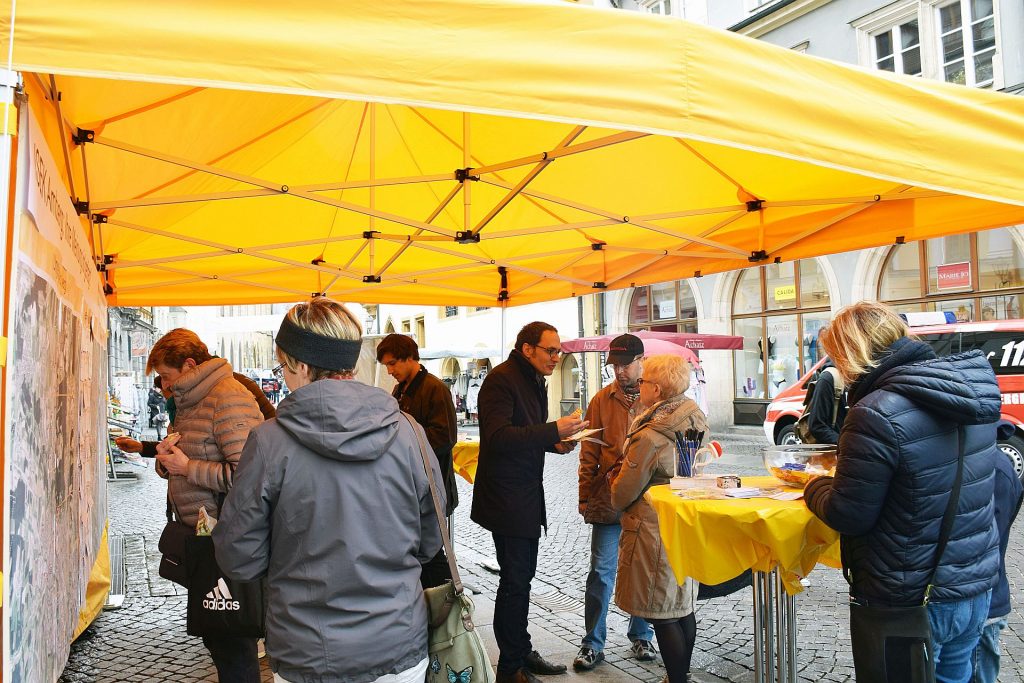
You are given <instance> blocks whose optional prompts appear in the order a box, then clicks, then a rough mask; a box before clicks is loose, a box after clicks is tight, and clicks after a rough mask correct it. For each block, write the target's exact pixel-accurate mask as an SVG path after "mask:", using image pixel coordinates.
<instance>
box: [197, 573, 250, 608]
mask: <svg viewBox="0 0 1024 683" xmlns="http://www.w3.org/2000/svg"><path fill="white" fill-rule="evenodd" d="M203 608H204V609H210V610H214V611H217V612H221V611H223V610H238V609H242V606H241V605H239V604H238V600H235V599H234V598H232V597H231V591H229V590H228V585H227V584H226V583H224V579H223V578H220V579H217V585H216V586H214V587H213V590H212V591H210V592H209V593H207V594H206V599H204V600H203Z"/></svg>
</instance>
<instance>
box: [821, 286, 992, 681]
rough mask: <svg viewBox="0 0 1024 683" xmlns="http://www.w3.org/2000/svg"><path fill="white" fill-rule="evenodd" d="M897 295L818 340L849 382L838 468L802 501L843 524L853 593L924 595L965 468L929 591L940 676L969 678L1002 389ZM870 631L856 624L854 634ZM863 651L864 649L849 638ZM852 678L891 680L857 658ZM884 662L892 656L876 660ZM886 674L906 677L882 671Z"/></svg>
mask: <svg viewBox="0 0 1024 683" xmlns="http://www.w3.org/2000/svg"><path fill="white" fill-rule="evenodd" d="M907 335H908V329H907V326H906V323H904V322H903V320H901V319H900V317H899V316H898V315H897V314H896V313H895V312H894V311H893V310H892V309H890V308H889V307H887V306H884V305H882V304H879V303H873V302H861V303H858V304H854V305H853V306H849V307H847V308H845V309H843V310H842V311H840V312H839V313H838V314H837V315H836V317H835V320H834V321H833V322H832V323H831V324H830V325H829V326H828V327H827V328H826V329H825V330H824V331H822V333H821V336H820V337H819V343H820V345H821V346H822V348H823V349H824V351H825V352H826V353H827V354H828V355H829V357H830V358H832V360H833V362H834V363H835V365H836V368H837V369H838V370H839V372H840V373H841V374H842V376H843V379H844V380H845V381H846V383H847V386H848V387H849V402H850V412H849V414H848V415H847V416H846V421H845V423H844V424H843V429H842V432H841V433H840V435H839V444H838V456H839V458H838V465H837V468H836V473H835V476H834V477H820V478H818V479H814V480H813V481H811V482H810V483H809V484H808V485H807V488H806V489H805V490H804V500H805V501H806V504H807V507H808V508H809V509H810V510H811V511H812V512H813V513H814V514H815V515H817V516H818V517H819V518H821V519H822V521H824V522H825V523H826V524H828V525H829V526H830V527H832V528H833V529H836V530H837V531H839V532H840V533H841V534H842V541H841V548H842V559H843V569H844V572H845V573H846V574H847V578H848V580H849V581H850V596H851V600H852V601H853V602H855V603H858V604H863V605H867V606H868V607H906V606H916V605H921V604H923V603H924V600H925V591H926V588H927V586H926V583H927V581H928V578H929V576H930V574H931V571H932V568H933V567H935V565H936V559H937V558H936V557H935V551H936V544H937V542H938V537H939V530H940V527H941V523H942V517H943V513H944V512H945V509H946V504H947V501H948V499H949V493H950V491H951V490H952V488H953V484H954V481H955V478H956V472H957V462H958V455H959V449H960V434H961V433H962V434H963V449H964V462H963V479H962V484H961V488H960V495H959V500H958V505H957V508H956V515H955V517H954V523H953V528H952V531H951V533H950V535H949V543H948V545H947V546H946V549H945V552H944V553H943V555H942V557H941V558H938V570H937V572H936V574H935V579H934V582H933V585H932V587H931V590H930V594H929V601H928V603H927V605H928V607H927V611H928V620H929V622H930V623H931V631H932V645H933V657H934V660H935V672H936V678H937V680H939V681H942V682H952V681H956V682H960V683H966V682H967V681H968V680H969V679H970V676H971V654H972V653H973V651H974V648H975V646H976V645H977V643H978V639H979V637H980V636H981V630H982V626H983V625H984V623H985V619H986V618H987V616H988V610H989V601H990V596H991V593H992V587H993V586H994V585H995V582H996V576H997V574H998V572H999V538H998V535H997V533H996V526H995V520H994V517H993V514H994V508H993V503H992V495H993V487H994V468H995V462H996V458H999V457H1004V456H1002V455H1001V454H1000V453H999V452H998V450H997V448H996V421H997V420H998V419H999V410H1000V403H1001V402H1000V394H999V386H998V385H997V384H996V379H995V375H994V374H993V372H992V368H991V366H990V365H989V363H988V361H987V360H986V359H985V356H984V355H983V354H982V353H981V352H979V351H972V352H968V353H962V354H957V355H953V356H947V357H944V358H936V356H935V353H934V351H933V350H932V348H931V347H930V346H929V345H927V344H925V343H924V342H921V341H917V340H915V339H912V338H910V337H908V336H907ZM870 635H872V634H859V633H857V631H856V629H854V630H853V633H852V636H853V638H854V641H855V643H856V642H858V639H860V638H868V637H869V636H870ZM855 653H856V648H855ZM854 665H855V667H856V670H857V678H858V680H880V679H881V680H884V678H882V677H884V676H885V675H886V672H884V671H883V672H879V671H878V668H877V667H878V666H879V662H876V661H865V659H864V658H858V657H857V656H855V657H854ZM882 666H884V664H882ZM888 675H889V679H888V680H890V681H896V680H899V681H905V680H911V677H910V675H908V674H907V673H906V672H903V673H901V672H892V671H890V672H888Z"/></svg>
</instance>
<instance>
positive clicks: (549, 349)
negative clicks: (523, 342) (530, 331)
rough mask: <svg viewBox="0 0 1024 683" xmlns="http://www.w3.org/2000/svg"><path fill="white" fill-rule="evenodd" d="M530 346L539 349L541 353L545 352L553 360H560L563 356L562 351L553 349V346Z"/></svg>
mask: <svg viewBox="0 0 1024 683" xmlns="http://www.w3.org/2000/svg"><path fill="white" fill-rule="evenodd" d="M530 346H532V347H533V348H535V349H539V350H541V351H544V352H545V353H547V354H548V355H549V356H551V357H552V358H558V357H559V356H561V355H562V349H559V348H555V347H551V346H537V345H536V344H531V345H530Z"/></svg>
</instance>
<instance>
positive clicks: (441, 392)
mask: <svg viewBox="0 0 1024 683" xmlns="http://www.w3.org/2000/svg"><path fill="white" fill-rule="evenodd" d="M377 362H378V363H380V364H381V365H383V366H384V367H385V368H386V369H387V371H388V374H389V375H391V376H392V377H393V378H394V379H395V381H396V382H397V384H396V385H395V389H394V391H392V392H391V395H392V396H393V397H395V399H397V400H398V406H399V407H400V408H401V409H402V410H404V411H405V412H407V413H409V414H410V415H412V416H413V418H414V419H415V420H416V422H418V423H419V424H420V426H421V427H423V431H425V432H426V434H427V441H428V443H430V448H431V449H432V450H433V451H434V457H435V458H437V464H438V466H439V467H440V468H441V479H442V481H443V482H444V490H445V493H446V494H447V496H448V509H447V510H446V511H445V514H447V515H448V516H451V514H452V512H454V511H455V506H456V505H458V504H459V494H458V489H457V488H456V487H455V467H454V466H453V465H452V448H454V447H455V441H456V439H457V433H456V431H455V406H454V405H453V404H452V392H451V391H449V390H448V387H446V386H445V385H444V382H442V381H441V380H439V379H438V378H436V377H434V376H433V375H431V374H430V373H429V372H427V369H426V368H425V367H423V366H422V365H421V364H420V350H419V347H418V346H417V345H416V342H414V341H413V340H412V338H411V337H409V336H407V335H404V334H389V335H388V336H386V337H384V339H382V340H381V342H380V344H379V345H378V346H377ZM451 578H452V572H451V569H449V567H448V558H447V557H446V556H445V554H444V548H442V549H441V550H439V551H437V555H436V556H435V557H434V558H433V559H432V560H430V562H428V563H426V564H425V565H423V575H422V576H421V577H420V579H421V582H422V583H423V587H424V588H431V587H433V586H441V585H444V582H445V581H450V580H451Z"/></svg>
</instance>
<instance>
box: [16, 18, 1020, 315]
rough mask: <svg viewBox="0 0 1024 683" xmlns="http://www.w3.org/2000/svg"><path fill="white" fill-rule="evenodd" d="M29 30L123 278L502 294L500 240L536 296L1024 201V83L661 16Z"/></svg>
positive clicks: (887, 231)
mask: <svg viewBox="0 0 1024 683" xmlns="http://www.w3.org/2000/svg"><path fill="white" fill-rule="evenodd" d="M4 20H6V17H3V16H0V36H3V37H2V38H0V41H3V40H6V36H7V31H6V28H5V27H4ZM14 35H15V45H14V61H15V66H16V68H19V69H22V70H25V71H29V72H31V71H38V72H39V73H42V74H49V73H54V74H57V76H56V79H57V85H58V88H59V89H60V91H61V93H62V99H61V104H62V107H63V114H64V117H65V119H66V120H67V122H68V123H69V125H70V126H71V127H72V128H77V127H82V128H86V129H91V130H95V131H96V133H97V135H98V138H97V142H96V143H94V144H88V145H87V146H86V148H85V154H86V158H87V161H88V164H87V166H88V183H86V172H85V168H84V166H83V164H82V159H81V152H80V150H79V149H78V148H77V147H73V148H72V164H73V166H74V168H75V174H76V189H77V192H78V194H79V198H84V195H85V188H86V187H88V190H89V197H90V199H91V201H92V206H93V207H94V208H93V211H94V212H100V213H102V214H104V215H106V216H107V217H108V218H109V221H110V222H109V223H107V224H104V225H102V226H100V230H99V231H98V232H101V233H102V234H101V235H100V234H98V235H97V241H99V238H100V237H102V242H103V252H104V254H106V255H107V256H109V257H110V259H111V260H112V261H113V263H112V264H111V265H112V267H111V268H110V270H109V275H108V282H109V283H110V284H111V285H112V287H113V294H111V295H110V297H109V301H110V302H111V303H114V304H120V305H174V304H182V305H184V304H214V303H217V304H224V303H259V302H274V301H294V300H296V299H301V298H305V297H307V296H309V295H310V294H312V293H314V292H327V293H328V294H330V295H331V296H334V297H336V298H341V299H347V300H354V301H361V302H366V303H376V302H379V303H418V304H437V305H444V304H447V305H453V304H457V305H469V306H474V305H477V306H479V305H496V304H497V303H498V293H499V289H500V284H501V276H500V274H499V272H498V269H499V267H502V268H505V269H507V280H508V283H509V286H508V294H509V296H508V298H507V302H508V304H510V305H517V304H525V303H532V302H536V301H543V300H550V299H557V298H562V297H567V296H573V295H579V294H588V293H591V292H594V291H599V288H598V286H599V285H600V283H604V285H605V286H606V287H607V288H612V289H614V288H622V287H628V286H631V285H634V284H642V283H649V282H658V281H664V280H673V279H678V278H681V277H689V276H692V275H694V274H695V273H697V272H698V271H699V272H700V273H702V274H710V273H714V272H721V271H725V270H731V269H736V268H742V267H747V266H749V265H751V263H765V262H770V261H772V260H774V259H776V258H779V259H783V260H791V259H797V258H804V257H808V256H814V255H820V254H825V253H834V252H841V251H850V250H854V249H861V248H866V247H872V246H881V245H886V244H892V243H894V242H895V241H897V239H898V238H903V239H905V240H907V241H910V240H914V239H922V238H927V237H934V236H938V235H943V234H950V233H958V232H969V231H972V230H979V229H987V228H992V227H999V226H1005V225H1012V224H1015V223H1024V185H1022V184H1021V183H1020V178H1021V177H1024V99H1021V98H1016V97H1012V96H1008V95H1004V94H1001V93H993V92H988V91H984V90H978V89H969V88H964V87H960V86H953V85H947V84H943V83H935V82H929V81H924V80H922V79H919V78H904V77H896V76H890V75H886V74H879V73H872V72H868V71H866V70H864V69H860V68H856V67H851V66H846V65H841V64H837V63H834V62H830V61H825V60H820V59H815V58H812V57H808V56H806V55H801V54H797V53H794V52H792V51H789V50H783V49H780V48H778V47H775V46H772V45H769V44H766V43H762V42H758V41H754V40H750V39H747V38H744V37H742V36H738V35H735V34H731V33H728V32H724V31H718V30H714V29H710V28H708V27H704V26H699V25H694V24H691V23H688V22H684V21H679V20H675V19H670V18H664V17H655V16H649V15H644V14H641V13H634V12H622V11H611V10H600V9H595V8H591V7H580V6H573V5H570V4H567V3H551V4H543V3H529V4H525V3H519V2H514V1H512V0H500V1H499V0H483V1H478V0H472V1H470V0H415V1H413V0H406V1H401V0H400V1H398V2H393V3H387V4H386V5H385V6H381V5H379V4H374V3H370V4H366V3H322V2H314V1H313V0H298V2H297V4H295V5H294V6H291V7H289V8H288V9H287V10H285V9H283V8H281V7H277V6H261V5H252V4H251V3H250V4H241V3H238V2H234V1H232V0H208V1H204V2H196V1H191V2H181V3H172V4H170V5H167V4H166V3H165V4H163V5H157V6H142V5H138V4H134V3H128V2H127V1H126V0H97V2H96V3H94V4H93V5H91V6H90V12H88V13H85V14H83V13H82V12H81V11H80V8H78V7H77V6H76V5H74V4H73V3H72V2H71V0H46V1H45V2H44V1H43V0H22V1H21V2H19V4H18V13H17V21H16V23H15V32H14ZM40 78H41V79H42V81H43V82H44V83H46V84H48V82H49V79H48V76H42V77H40ZM26 80H27V83H28V85H29V96H30V103H31V106H33V107H34V108H35V109H36V110H46V109H49V108H50V105H49V103H48V102H45V101H44V98H43V97H42V93H41V91H40V90H39V88H38V80H37V77H36V76H35V75H33V74H31V73H30V74H28V75H27V76H26ZM50 119H51V123H52V125H50V124H47V125H46V126H44V128H46V132H47V135H48V136H52V137H51V138H50V139H49V142H50V145H51V149H52V150H53V151H54V153H55V156H57V158H62V154H61V152H60V143H59V140H58V139H57V138H56V132H55V131H56V124H55V123H53V117H52V114H51V115H50ZM467 131H468V139H469V144H468V150H464V149H463V147H464V139H465V138H466V134H467ZM648 133H649V135H642V134H648ZM637 135H641V137H636V136H637ZM616 136H619V137H616ZM126 145H127V146H128V147H127V148H126V147H125V146H126ZM565 146H568V147H569V150H568V151H569V153H566V152H565V151H563V150H562V147H565ZM545 155H546V156H545ZM515 160H520V161H519V162H515ZM496 164H497V165H498V167H496V168H490V167H491V166H493V165H496ZM465 167H469V168H470V169H473V170H471V171H470V175H471V177H472V178H478V179H474V180H471V181H470V182H467V183H466V188H467V189H461V188H460V185H459V184H458V183H457V182H456V181H455V174H456V170H457V169H461V168H465ZM381 179H391V180H389V181H388V182H387V184H381V182H382V181H381ZM346 183H347V184H348V185H347V186H346ZM374 183H377V184H378V186H376V187H374V188H373V189H371V188H370V187H369V186H370V185H372V184H374ZM521 187H525V190H524V191H523V192H518V193H517V192H516V190H517V189H519V188H521ZM900 195H903V196H904V198H900V199H897V200H890V198H891V197H894V196H900ZM876 197H877V198H878V199H879V201H876V199H875V198H876ZM754 199H757V200H763V202H764V204H763V205H762V206H761V208H760V209H759V210H757V207H756V206H752V207H748V206H747V202H748V201H750V200H754ZM748 208H751V209H754V210H750V211H748ZM428 221H429V224H428ZM477 229H479V236H480V238H481V239H480V241H479V242H478V243H468V244H460V243H457V242H456V241H455V239H454V236H455V233H456V231H462V230H477ZM364 233H365V234H367V235H371V236H372V239H367V238H366V236H365V235H364ZM691 238H695V240H694V239H691ZM601 242H604V243H606V244H607V248H606V249H603V250H595V249H593V248H592V247H593V245H595V244H598V243H601ZM761 251H764V254H763V256H764V258H760V257H759V256H758V257H753V255H754V254H755V253H757V252H761ZM752 257H753V258H754V260H753V261H752V260H751V258H752ZM312 262H315V264H314V263H312ZM376 277H380V279H381V281H380V282H379V283H378V282H375V281H373V280H374V279H375V278H376Z"/></svg>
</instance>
